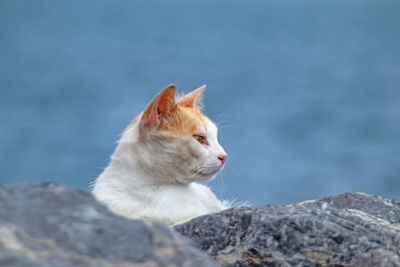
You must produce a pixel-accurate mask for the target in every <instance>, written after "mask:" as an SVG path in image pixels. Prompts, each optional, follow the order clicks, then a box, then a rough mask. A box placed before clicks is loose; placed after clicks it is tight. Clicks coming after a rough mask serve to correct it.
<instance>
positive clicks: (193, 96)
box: [178, 85, 206, 108]
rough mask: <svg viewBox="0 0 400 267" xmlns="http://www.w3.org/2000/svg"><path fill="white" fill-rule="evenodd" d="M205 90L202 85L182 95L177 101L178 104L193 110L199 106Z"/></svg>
mask: <svg viewBox="0 0 400 267" xmlns="http://www.w3.org/2000/svg"><path fill="white" fill-rule="evenodd" d="M205 89H206V86H205V85H203V86H201V87H199V88H197V89H196V90H194V91H192V92H190V93H188V94H187V95H184V96H183V97H182V98H180V99H179V100H178V104H179V105H180V106H183V107H189V108H193V107H196V106H198V105H200V104H201V100H202V99H203V92H204V90H205Z"/></svg>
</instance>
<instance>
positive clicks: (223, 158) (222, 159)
mask: <svg viewBox="0 0 400 267" xmlns="http://www.w3.org/2000/svg"><path fill="white" fill-rule="evenodd" d="M218 159H219V160H220V161H221V163H222V165H224V163H225V161H226V155H220V156H218Z"/></svg>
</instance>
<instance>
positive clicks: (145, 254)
mask: <svg viewBox="0 0 400 267" xmlns="http://www.w3.org/2000/svg"><path fill="white" fill-rule="evenodd" d="M0 265H1V266H216V264H215V263H214V262H213V261H211V260H210V259H209V258H208V257H207V255H205V254H203V252H201V251H199V250H197V249H196V248H194V247H192V245H191V244H190V242H189V240H187V239H186V238H184V237H181V236H180V235H179V234H177V233H176V232H175V231H173V230H172V229H170V228H168V227H166V226H163V225H160V224H157V223H150V222H142V221H135V220H128V219H125V218H122V217H120V216H117V215H114V214H112V213H111V212H109V211H108V210H107V209H106V208H105V207H104V206H103V205H101V204H100V203H98V202H97V201H96V200H95V199H94V198H93V197H92V196H91V195H90V194H88V193H86V192H84V191H80V190H70V189H67V188H65V187H62V186H58V185H55V184H36V185H19V186H6V187H0Z"/></svg>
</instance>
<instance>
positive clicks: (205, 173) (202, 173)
mask: <svg viewBox="0 0 400 267" xmlns="http://www.w3.org/2000/svg"><path fill="white" fill-rule="evenodd" d="M221 169H222V168H221V167H220V168H217V169H212V170H210V171H207V170H202V171H199V170H192V174H196V175H200V176H203V177H211V176H213V175H215V174H217V173H218V172H219V171H220V170H221Z"/></svg>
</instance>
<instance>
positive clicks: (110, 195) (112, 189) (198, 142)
mask: <svg viewBox="0 0 400 267" xmlns="http://www.w3.org/2000/svg"><path fill="white" fill-rule="evenodd" d="M204 89H205V86H203V87H200V88H198V89H196V90H194V91H193V92H191V93H189V94H187V95H185V96H183V97H181V98H179V99H176V98H175V90H176V88H175V86H174V85H171V86H169V87H167V88H165V89H164V90H163V91H161V92H160V93H159V94H158V95H157V96H156V97H155V98H154V99H153V101H152V102H151V103H150V104H149V105H148V106H147V108H146V109H145V111H143V112H142V113H141V114H139V116H137V117H136V118H135V119H134V120H133V121H132V122H131V123H130V124H129V126H128V127H127V128H126V130H125V131H124V132H123V134H122V137H121V138H120V140H119V142H118V146H117V148H116V149H115V151H114V154H113V155H112V157H111V162H110V164H109V166H108V167H107V168H105V170H104V172H103V173H102V174H101V175H100V176H99V177H98V178H97V180H96V181H95V184H94V188H93V194H94V195H95V197H96V198H97V199H98V200H100V201H101V202H103V203H105V204H106V205H107V206H108V207H109V208H110V209H111V210H112V211H114V212H116V213H118V214H121V215H124V216H126V217H129V218H135V219H148V220H155V221H161V222H163V223H166V224H168V225H173V224H179V223H182V222H185V221H187V220H189V219H191V218H194V217H197V216H200V215H204V214H208V213H213V212H218V211H221V210H223V209H225V208H228V205H227V204H226V203H225V202H221V201H219V200H218V199H217V197H216V196H215V195H214V194H213V193H212V192H211V190H210V189H209V188H208V187H207V186H205V185H202V184H199V183H197V182H201V181H206V180H210V179H212V178H213V177H214V176H215V175H216V174H217V173H218V172H219V171H220V170H222V168H223V166H224V164H225V160H226V153H225V151H224V149H223V148H222V147H221V145H220V144H219V143H218V139H217V132H218V129H217V126H216V125H215V124H214V123H213V122H212V121H211V120H210V119H209V118H208V117H206V116H205V115H204V114H203V113H202V112H201V111H200V109H199V106H198V104H199V103H198V102H199V101H200V99H201V96H202V93H203V91H204Z"/></svg>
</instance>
